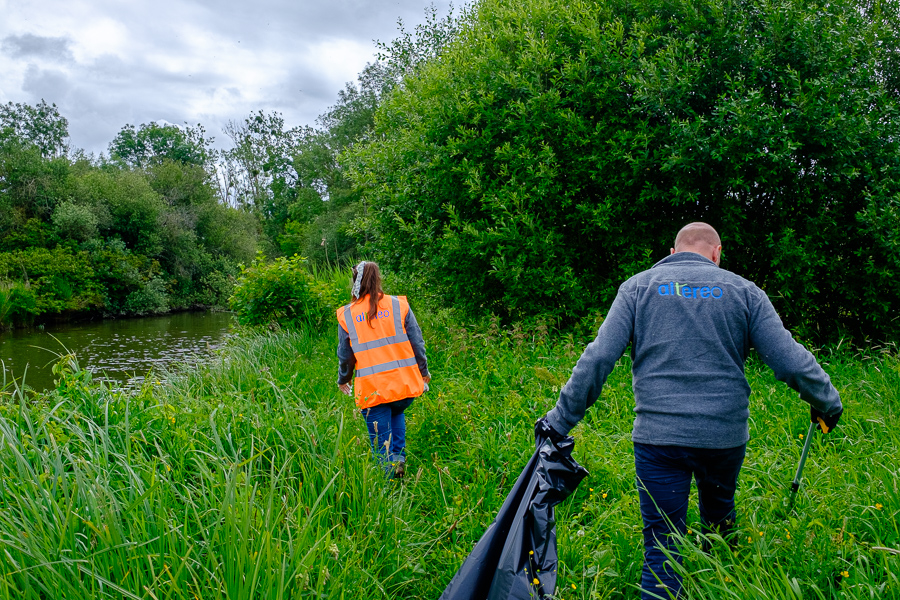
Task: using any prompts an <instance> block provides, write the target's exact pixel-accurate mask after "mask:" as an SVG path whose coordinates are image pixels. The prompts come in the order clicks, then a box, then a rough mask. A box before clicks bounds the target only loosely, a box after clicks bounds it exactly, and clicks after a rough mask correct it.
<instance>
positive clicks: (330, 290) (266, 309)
mask: <svg viewBox="0 0 900 600" xmlns="http://www.w3.org/2000/svg"><path fill="white" fill-rule="evenodd" d="M334 279H335V278H333V277H332V278H331V279H330V280H329V279H327V278H326V279H321V278H316V277H314V275H313V273H312V272H310V270H309V267H308V265H307V261H306V259H305V258H302V257H300V256H296V255H295V256H292V257H290V258H285V257H282V258H277V259H275V260H274V261H272V262H267V261H266V257H265V256H263V255H262V254H261V253H260V254H258V255H257V257H256V259H255V260H254V261H253V262H252V263H251V264H250V266H249V267H244V266H243V265H242V266H241V274H240V276H239V277H238V280H237V283H236V285H235V286H234V293H233V294H232V296H231V299H230V306H231V309H232V310H234V311H235V312H236V313H237V319H238V322H239V323H240V324H242V325H248V326H251V327H254V326H260V325H272V324H275V323H277V324H280V325H282V326H288V327H303V326H310V325H318V324H321V323H323V322H325V321H326V320H327V319H330V318H331V317H333V316H334V311H335V310H336V309H337V308H338V307H339V306H340V305H341V304H342V303H344V302H346V301H347V296H346V293H342V290H341V289H340V286H339V285H335V284H334V283H333V281H334Z"/></svg>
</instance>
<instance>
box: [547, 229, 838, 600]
mask: <svg viewBox="0 0 900 600" xmlns="http://www.w3.org/2000/svg"><path fill="white" fill-rule="evenodd" d="M721 252H722V246H721V243H720V240H719V236H718V234H717V233H716V231H715V229H713V228H712V227H711V226H709V225H707V224H705V223H691V224H689V225H687V226H685V227H684V228H683V229H682V230H681V231H680V232H679V233H678V236H677V237H676V239H675V247H674V248H673V249H672V250H671V255H670V256H668V257H666V258H665V259H663V260H661V261H659V262H658V263H656V264H655V265H654V266H653V267H652V268H650V269H648V270H646V271H644V272H642V273H638V274H637V275H635V276H634V277H632V278H630V279H629V280H628V281H626V282H625V283H623V284H622V285H621V287H619V292H618V295H617V296H616V298H615V301H614V302H613V304H612V307H611V308H610V310H609V314H608V315H607V316H606V319H605V320H604V321H603V324H602V326H601V327H600V330H599V331H598V332H597V337H596V339H594V341H593V342H591V343H590V344H588V346H587V348H586V349H585V351H584V353H583V354H582V355H581V358H579V359H578V363H577V364H576V365H575V368H574V370H573V371H572V376H571V378H570V379H569V381H568V383H566V385H565V387H564V388H563V389H562V391H561V392H560V394H559V400H558V401H557V403H556V406H555V407H554V408H553V409H552V410H551V411H550V412H549V413H547V415H546V416H545V417H544V418H542V419H541V420H540V421H538V423H537V426H536V429H535V430H536V433H543V434H544V435H546V436H549V437H551V438H554V437H562V436H564V435H566V434H568V432H569V430H571V429H572V428H573V427H575V425H576V424H577V423H578V422H579V421H580V420H581V419H582V418H584V413H585V410H587V408H589V407H590V406H591V405H592V404H593V403H594V402H595V401H596V400H597V398H598V396H599V395H600V390H601V388H602V387H603V384H604V383H605V381H606V378H607V376H608V375H609V373H610V371H612V369H613V366H614V365H615V363H616V361H617V360H618V359H619V357H620V356H621V355H622V353H623V352H624V351H625V348H626V347H627V346H628V344H629V343H631V357H632V376H633V387H634V400H635V409H634V411H635V413H636V416H635V420H634V429H633V433H632V440H633V441H634V444H635V470H636V475H637V484H638V490H639V495H640V500H641V514H642V516H643V518H644V568H643V573H642V577H641V586H642V598H669V597H670V594H671V595H672V596H673V597H676V596H677V595H678V594H679V591H680V588H681V580H680V578H679V577H678V576H677V574H676V573H674V572H673V569H672V567H671V566H669V565H666V564H665V561H666V558H665V553H664V552H663V548H665V549H667V551H669V552H671V553H672V554H676V548H675V547H674V543H673V542H671V541H670V536H669V534H670V533H671V526H670V524H672V525H674V526H675V528H677V529H678V530H680V532H681V533H682V534H684V533H685V531H686V524H685V518H686V512H687V503H688V495H689V492H690V486H691V479H692V477H696V480H697V488H698V492H699V500H700V506H699V508H700V515H701V519H702V520H703V524H704V528H705V530H706V531H711V530H715V531H718V532H720V533H722V534H723V535H724V534H726V533H728V530H729V529H730V527H731V526H732V525H733V523H734V519H735V516H736V513H735V509H734V492H735V489H736V487H737V477H738V472H739V471H740V467H741V464H742V463H743V459H744V452H745V449H746V445H747V441H748V440H749V437H750V436H749V428H748V425H747V420H748V418H749V416H750V412H749V410H748V399H749V396H750V386H749V385H748V383H747V379H746V378H745V377H744V362H745V361H746V359H747V353H748V352H749V350H750V348H751V347H754V348H756V350H757V352H758V353H759V355H760V357H762V359H763V360H764V361H765V362H766V364H767V365H769V367H771V368H772V370H773V371H774V372H775V376H776V378H778V379H779V380H780V381H783V382H785V383H787V384H788V385H789V386H790V387H792V388H793V389H795V390H797V391H798V392H799V393H800V397H801V398H802V399H803V400H805V401H806V402H808V403H809V404H810V406H811V418H812V421H813V422H820V428H822V430H823V431H825V432H826V433H827V431H828V430H829V429H830V428H832V427H834V426H835V425H836V424H837V421H838V419H839V418H840V415H841V413H842V412H843V407H842V405H841V400H840V396H839V395H838V392H837V390H836V389H835V388H834V386H832V385H831V381H830V379H829V377H828V375H827V374H826V373H825V372H824V371H823V370H822V368H821V367H820V366H819V364H818V363H817V362H816V359H815V358H814V357H813V355H812V354H811V353H810V352H809V351H808V350H806V349H805V348H804V347H803V346H801V345H800V344H798V343H797V342H796V341H794V339H793V338H792V337H791V334H790V333H789V332H788V331H787V330H786V329H785V328H784V326H783V325H782V323H781V319H780V318H779V317H778V315H777V314H776V312H775V309H774V308H773V307H772V304H771V302H770V301H769V299H768V297H767V296H766V294H765V292H763V291H762V290H761V289H759V288H758V287H757V286H756V285H754V284H753V283H751V282H750V281H747V280H746V279H744V278H742V277H740V276H738V275H735V274H734V273H731V272H729V271H726V270H724V269H720V268H719V266H718V265H719V259H720V257H721ZM676 555H677V554H676ZM679 560H680V557H679Z"/></svg>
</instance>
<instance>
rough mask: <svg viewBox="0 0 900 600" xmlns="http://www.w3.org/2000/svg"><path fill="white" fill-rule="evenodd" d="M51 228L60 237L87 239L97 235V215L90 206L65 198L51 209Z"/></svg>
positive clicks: (78, 239) (76, 239) (82, 240)
mask: <svg viewBox="0 0 900 600" xmlns="http://www.w3.org/2000/svg"><path fill="white" fill-rule="evenodd" d="M52 220H53V228H54V229H55V233H56V235H57V236H58V237H59V238H61V239H71V240H75V241H78V242H84V241H87V240H89V239H91V238H93V237H95V236H96V235H97V224H98V222H99V220H98V218H97V215H96V214H94V211H93V210H91V207H89V206H84V205H83V204H75V203H74V202H72V201H71V200H65V201H63V202H60V203H59V204H57V205H56V208H55V209H54V210H53V219H52Z"/></svg>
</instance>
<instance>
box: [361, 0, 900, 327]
mask: <svg viewBox="0 0 900 600" xmlns="http://www.w3.org/2000/svg"><path fill="white" fill-rule="evenodd" d="M895 9H896V3H895V2H875V3H872V5H871V6H870V7H869V8H867V9H865V10H862V9H861V8H860V7H859V5H858V3H857V2H854V1H852V0H841V1H838V2H831V3H829V4H828V9H827V10H824V9H823V8H822V7H821V6H819V5H811V4H809V3H806V2H801V1H799V0H791V1H788V2H770V1H769V0H755V1H752V2H728V1H724V0H703V1H700V2H697V1H693V0H691V1H688V0H654V1H651V2H634V1H632V0H583V1H578V2H574V3H569V4H565V5H563V4H560V3H559V2H553V1H551V0H526V1H525V2H511V1H508V0H489V1H486V2H482V3H479V4H478V5H477V6H476V7H475V8H474V9H473V10H472V12H471V13H470V14H468V15H466V18H465V19H464V22H463V23H462V24H461V26H460V31H459V33H458V34H457V35H456V37H455V39H454V41H453V42H451V43H450V44H449V45H448V46H447V47H446V48H445V49H444V51H442V52H441V53H440V54H439V56H438V57H436V58H435V59H433V60H430V61H428V62H427V63H426V64H425V65H424V66H423V67H422V68H420V69H417V70H415V72H413V73H412V74H411V75H408V76H407V77H406V79H405V80H404V82H403V86H402V87H401V88H398V89H395V90H394V92H393V93H392V94H390V95H389V96H388V98H387V100H386V101H385V102H383V103H382V104H381V107H380V108H379V112H378V114H377V117H376V128H375V131H374V134H373V135H372V136H371V137H370V138H369V141H368V142H367V144H365V145H364V146H357V147H356V148H355V149H354V150H352V151H351V152H350V155H349V157H348V159H347V163H346V164H347V165H348V166H350V167H352V169H353V172H354V176H355V179H356V181H357V183H358V184H360V185H362V186H364V187H365V188H366V195H367V198H368V199H369V200H370V201H371V203H372V208H371V209H370V210H369V212H368V215H369V222H368V224H369V228H370V232H371V234H372V236H373V242H374V244H375V249H377V250H378V252H379V257H380V259H381V261H382V262H384V263H385V264H386V265H387V266H389V267H394V268H395V269H401V270H405V271H408V272H419V273H422V274H423V275H424V276H425V277H427V279H428V280H429V281H430V282H431V283H432V284H434V285H436V286H439V287H440V289H442V290H443V291H444V292H445V294H447V296H448V297H449V298H450V302H452V303H453V304H455V305H457V306H460V307H462V308H464V309H465V310H466V311H467V312H469V313H473V314H486V313H494V314H497V315H500V316H501V317H503V318H504V319H515V318H519V317H520V316H522V315H530V314H536V313H538V314H547V315H551V316H553V317H555V318H558V319H561V320H562V321H563V322H573V321H575V320H577V319H579V318H581V317H582V316H583V315H585V314H588V313H589V312H591V311H592V310H593V309H597V308H600V309H602V308H603V307H605V306H607V305H608V304H609V302H610V301H611V300H612V297H613V295H614V294H615V291H616V288H617V286H618V284H619V283H620V282H621V281H622V280H623V279H624V278H626V277H628V276H630V275H632V274H634V273H635V272H636V271H638V270H640V269H643V268H647V267H649V266H650V265H652V264H653V263H654V262H655V261H656V260H659V259H661V258H663V257H664V256H665V255H666V254H667V253H668V249H669V247H671V245H672V240H673V239H674V235H675V233H676V232H677V231H678V229H679V228H680V227H681V226H683V225H684V224H685V223H687V222H690V221H694V220H705V221H707V222H710V223H711V224H712V225H714V226H715V227H716V228H717V229H718V230H719V232H720V233H721V234H722V236H723V239H724V246H725V252H724V258H723V260H724V262H723V266H724V267H725V268H728V269H730V270H733V271H735V272H737V273H739V274H741V275H743V276H745V277H747V278H749V279H751V280H754V281H756V282H757V283H758V284H760V285H761V286H762V287H763V288H764V289H765V290H766V292H767V293H768V294H769V295H770V297H772V299H773V301H774V302H775V304H776V307H777V308H778V310H779V312H780V314H782V316H783V317H784V318H785V320H786V321H787V323H788V324H789V325H790V326H792V327H796V328H798V330H799V331H801V332H802V333H803V334H804V335H812V336H817V337H820V338H826V337H831V336H835V335H839V334H841V333H846V334H850V335H853V336H855V337H856V339H858V340H862V339H864V338H865V337H866V336H871V337H873V338H893V337H896V335H898V334H900V321H898V320H896V319H895V318H894V316H895V315H896V314H898V312H900V280H898V279H897V277H896V276H893V275H891V273H896V272H898V271H900V250H898V248H897V246H896V245H894V242H895V241H896V239H897V237H896V236H897V233H896V232H897V230H898V227H900V223H898V220H897V215H898V209H897V207H898V202H900V146H898V144H900V96H898V94H897V89H896V85H894V84H895V83H896V77H895V76H894V74H893V73H892V74H891V75H890V76H888V75H887V73H889V72H890V69H889V67H890V66H891V65H894V64H895V63H896V56H897V55H898V50H900V45H898V44H900V43H898V39H900V36H898V31H900V30H898V28H897V19H896V17H893V16H890V17H888V16H884V15H895V14H896V12H897V11H896V10H895ZM892 82H893V84H892Z"/></svg>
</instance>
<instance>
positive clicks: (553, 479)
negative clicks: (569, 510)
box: [440, 437, 588, 600]
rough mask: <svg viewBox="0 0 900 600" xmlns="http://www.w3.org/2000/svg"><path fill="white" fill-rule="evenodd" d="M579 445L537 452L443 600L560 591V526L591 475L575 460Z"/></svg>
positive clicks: (513, 599) (512, 599)
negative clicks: (560, 510) (566, 504)
mask: <svg viewBox="0 0 900 600" xmlns="http://www.w3.org/2000/svg"><path fill="white" fill-rule="evenodd" d="M574 448H575V440H573V439H572V438H571V437H566V438H565V439H563V440H562V441H561V442H559V443H558V444H554V443H553V442H552V441H550V440H549V439H543V440H538V448H537V450H536V451H535V453H534V455H533V456H532V457H531V460H529V461H528V464H527V465H525V469H524V470H523V471H522V474H521V475H519V478H518V479H517V480H516V483H515V485H514V486H513V488H512V491H510V493H509V495H508V496H507V497H506V500H505V501H504V502H503V506H502V507H501V508H500V512H499V513H497V517H496V518H495V519H494V522H493V523H491V524H490V525H489V526H488V528H487V530H486V531H485V532H484V535H482V536H481V539H480V540H478V543H477V544H475V548H474V549H473V550H472V552H471V553H470V554H469V556H468V557H467V558H466V560H465V561H464V562H463V564H462V566H461V567H460V568H459V571H457V572H456V575H454V576H453V579H451V580H450V584H449V585H447V589H445V590H444V593H443V594H441V598H440V600H536V599H541V598H544V597H546V596H551V595H553V593H554V592H555V591H556V564H557V555H556V521H555V519H554V518H553V507H554V506H556V505H557V504H559V503H560V502H562V501H563V500H565V499H566V498H567V497H568V496H569V495H570V494H571V493H572V492H574V491H575V488H577V487H578V484H579V483H581V480H582V479H584V478H585V477H587V475H588V472H587V470H586V469H585V468H584V467H582V466H581V465H579V464H578V463H577V462H575V459H573V458H572V450H573V449H574Z"/></svg>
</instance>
